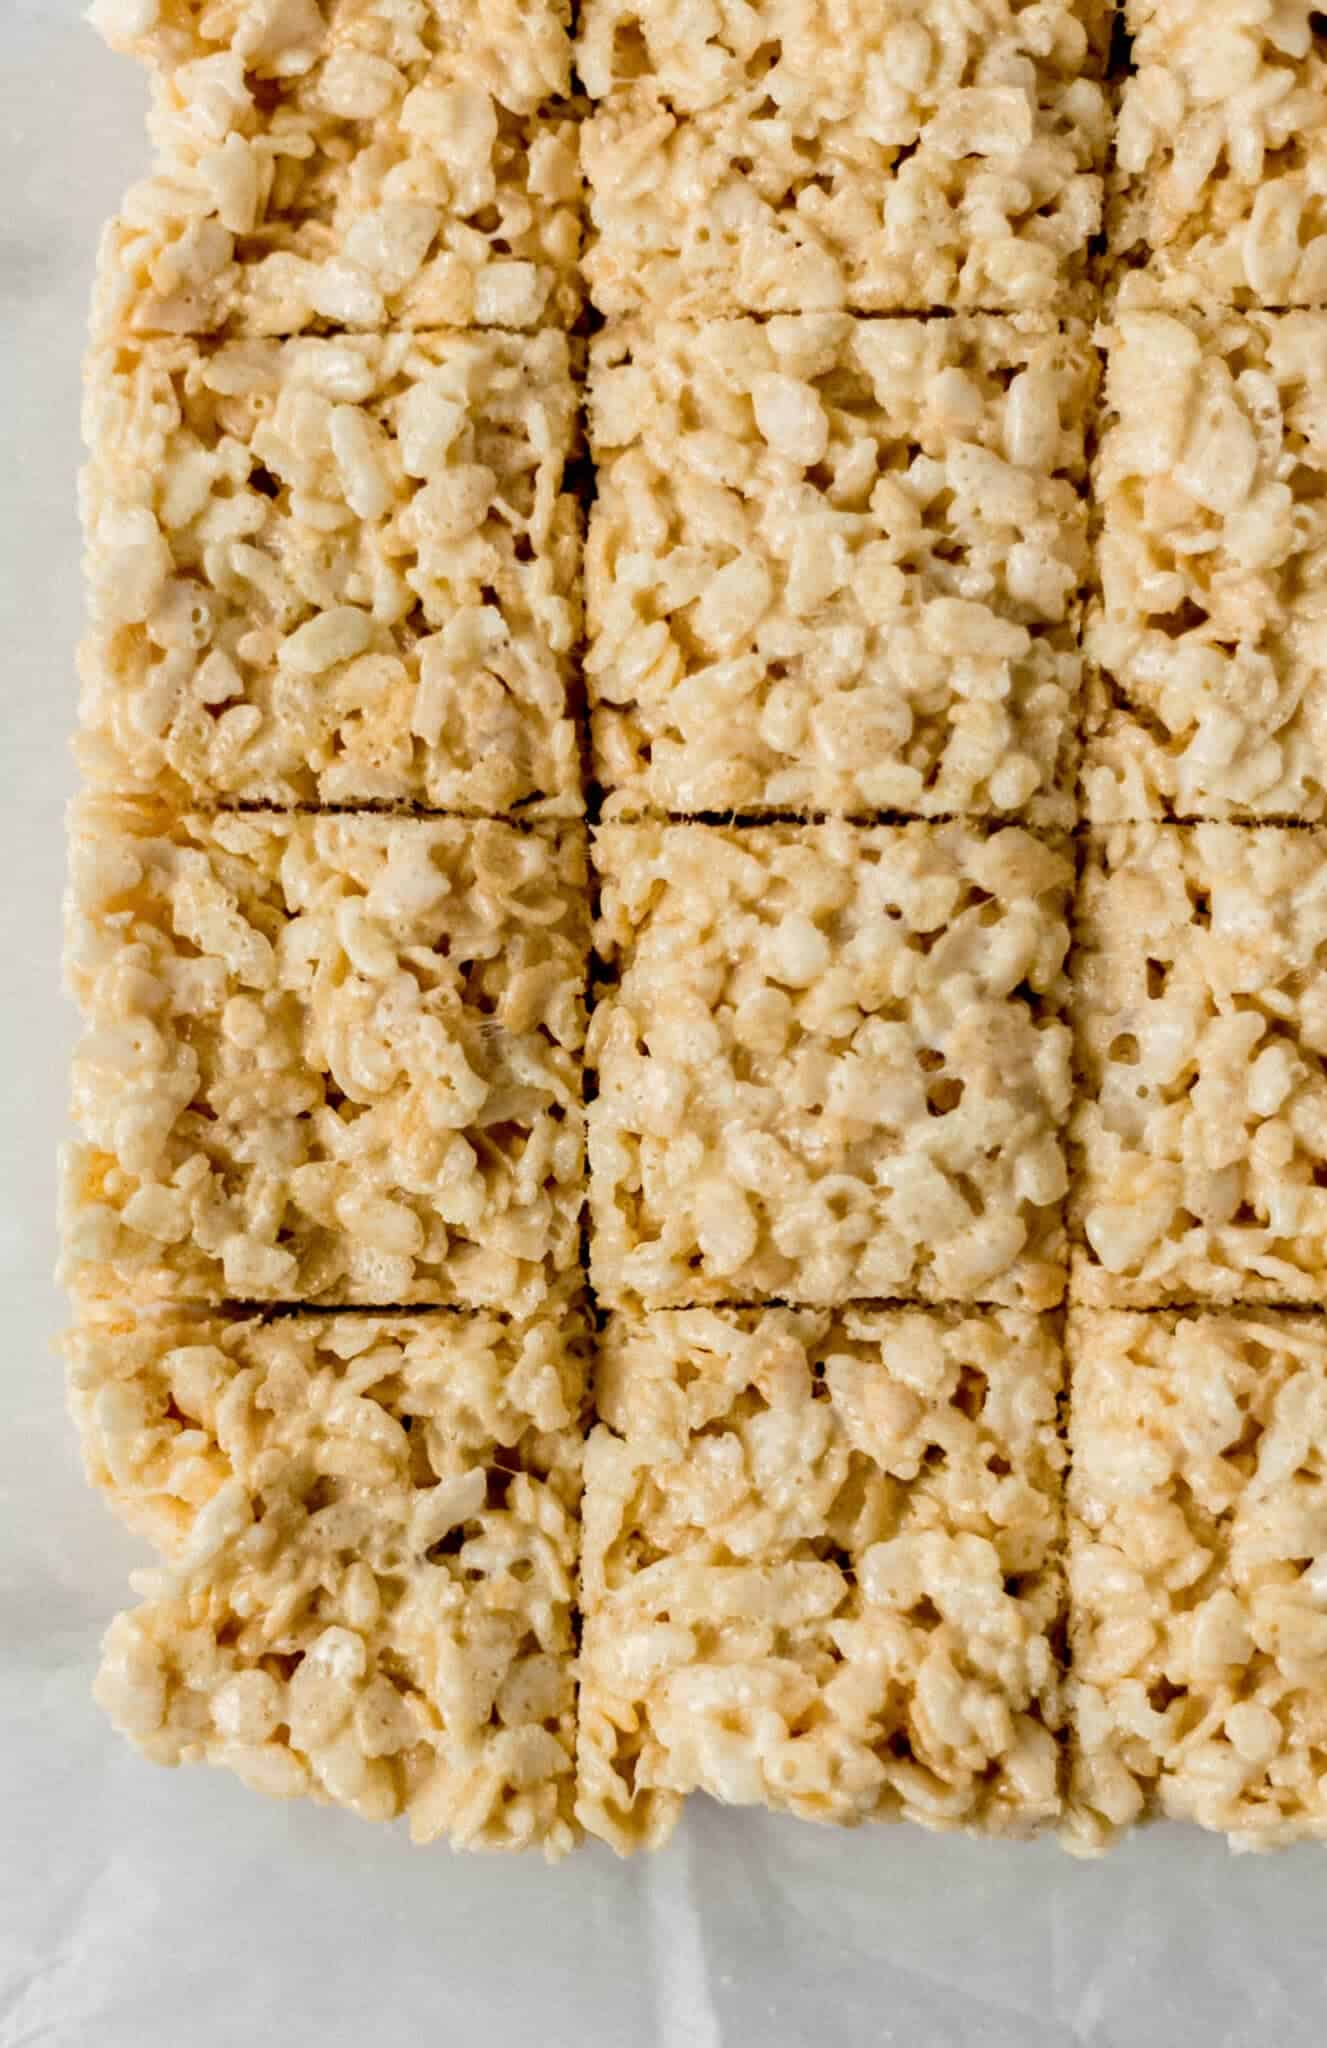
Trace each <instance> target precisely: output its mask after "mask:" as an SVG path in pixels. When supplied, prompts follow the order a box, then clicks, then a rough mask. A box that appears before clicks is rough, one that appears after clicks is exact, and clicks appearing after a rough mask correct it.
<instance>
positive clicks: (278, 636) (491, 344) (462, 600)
mask: <svg viewBox="0 0 1327 2048" xmlns="http://www.w3.org/2000/svg"><path fill="white" fill-rule="evenodd" d="M84 431H85V435H86V438H87V442H88V446H89V448H90V449H91V451H92V454H91V460H90V462H89V465H88V468H87V470H86V472H85V475H84V483H83V509H84V524H85V530H86V536H87V570H88V581H89V585H90V591H91V626H90V630H89V633H88V636H87V639H86V641H85V644H84V647H83V650H82V657H81V668H82V675H83V703H82V722H83V733H82V737H81V741H80V751H81V758H82V765H83V767H84V769H85V771H86V773H87V774H88V776H89V777H90V778H91V779H92V780H93V781H95V782H97V783H99V784H102V785H104V786H109V787H110V788H113V789H115V790H118V791H126V792H138V791H144V792H152V793H159V794H162V795H165V796H168V797H170V798H171V800H172V801H174V802H176V803H181V802H183V803H188V802H189V801H196V800H198V799H200V798H201V799H217V798H223V799H232V798H243V799H248V800H253V799H259V800H263V801H267V802H273V803H277V804H282V805H289V804H292V803H302V802H308V801H314V800H318V801H321V802H323V803H351V802H355V803H364V802H388V803H402V802H412V803H423V804H427V805H430V806H432V807H435V808H448V809H454V810H472V811H474V810H477V811H488V812H500V811H510V810H516V809H520V810H522V811H524V812H525V813H527V814H532V815H568V814H572V815H574V814H575V813H576V812H577V811H579V809H580V808H581V803H582V798H581V778H580V763H579V756H578V743H577V735H576V727H575V721H574V718H573V716H572V712H571V706H570V703H569V699H568V688H569V675H570V664H571V657H572V650H573V648H574V646H575V643H576V640H577V637H578V634H579V631H580V602H579V592H578V579H579V569H580V554H581V547H580V514H579V509H578V506H577V503H576V500H575V497H574V495H573V493H572V492H571V490H570V489H568V488H567V478H566V471H567V465H568V462H569V461H570V460H571V458H572V456H573V454H574V453H575V450H576V446H577V437H578V426H577V391H576V387H575V385H574V384H573V381H572V356H571V350H570V347H569V344H568V342H567V340H566V337H565V336H563V335H560V334H554V333H546V334H541V335H537V336H520V335H508V334H497V333H488V334H455V333H454V334H449V335H427V336H425V335H412V334H408V333H400V334H393V335H390V336H387V337H378V336H374V337H365V336H346V337H342V338H341V339H339V340H335V341H333V340H326V339H319V338H315V337H304V338H301V339H296V340H291V341H285V342H281V341H270V340H269V341H249V342H229V343H223V344H209V343H202V342H197V341H193V340H189V339H181V340H175V341H152V342H126V343H125V344H124V345H123V346H122V347H120V348H117V349H114V350H102V351H98V352H97V353H96V355H95V356H94V357H93V360H92V362H91V364H90V366H89V378H88V385H87V390H86V396H85V403H84Z"/></svg>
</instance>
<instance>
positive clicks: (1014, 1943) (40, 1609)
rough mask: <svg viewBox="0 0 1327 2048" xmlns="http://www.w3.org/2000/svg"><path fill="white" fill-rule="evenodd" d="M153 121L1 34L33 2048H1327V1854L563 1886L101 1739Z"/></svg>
mask: <svg viewBox="0 0 1327 2048" xmlns="http://www.w3.org/2000/svg"><path fill="white" fill-rule="evenodd" d="M473 4H483V0H473ZM142 111H143V101H142V86H141V82H140V80H139V79H138V77H137V76H136V74H135V71H134V67H133V66H131V65H128V64H125V63H123V62H120V63H117V62H116V61H115V60H114V59H112V58H111V57H110V56H108V55H107V54H106V53H105V52H104V51H103V50H102V49H101V47H100V45H99V43H98V42H97V40H96V38H95V37H94V36H93V34H92V33H91V31H90V30H88V29H87V28H85V27H84V26H83V25H82V24H81V22H80V20H79V6H78V0H0V296H2V298H3V309H2V312H0V397H2V399H3V405H4V424H5V430H6V431H5V436H4V447H5V450H6V457H7V459H6V460H5V462H4V464H3V468H2V469H0V619H2V620H3V626H4V632H3V637H2V638H0V679H2V680H0V687H2V688H3V692H4V707H3V708H4V716H3V719H2V720H0V756H2V758H3V784H2V785H0V786H2V787H3V791H4V795H3V801H2V802H0V833H2V834H3V865H2V866H0V877H2V878H3V879H2V881H0V961H3V976H4V984H3V995H4V999H3V1002H0V1036H2V1037H3V1059H2V1060H0V1118H2V1119H3V1121H2V1123H0V1166H2V1168H3V1171H2V1174H0V1182H2V1184H0V1260H2V1261H3V1273H2V1275H0V1280H2V1282H3V1291H2V1292H0V1302H3V1305H4V1347H3V1366H2V1368H0V1369H2V1370H3V1375H4V1379H3V1386H4V1394H5V1399H4V1405H3V1411H2V1420H0V2048H57V2044H58V2048H239V2044H248V2043H254V2044H256V2048H267V2044H269V2043H273V2042H277V2041H281V2042H284V2043H289V2044H290V2048H320V2044H324V2043H326V2044H331V2048H341V2044H343V2043H344V2044H347V2048H349V2044H359V2043H361V2042H363V2043H366V2044H368V2048H406V2044H411V2048H413V2044H415V2043H422V2044H427V2048H433V2044H436V2048H452V2044H453V2043H459V2042H460V2041H462V2040H463V2039H469V2038H474V2039H476V2040H477V2041H481V2042H482V2043H483V2044H484V2048H526V2044H530V2048H535V2044H539V2048H804V2044H810V2048H876V2044H884V2043H899V2044H903V2048H1068V2044H1071V2043H1081V2044H1084V2048H1087V2044H1091V2048H1310V2044H1313V2048H1321V2044H1323V2043H1324V2042H1327V1851H1318V1852H1315V1851H1312V1850H1307V1849H1306V1850H1302V1851H1296V1852H1293V1853H1291V1854H1288V1855H1283V1856H1279V1857H1271V1858H1261V1859H1259V1858H1247V1857H1246V1858H1239V1859H1234V1858H1232V1857H1230V1856H1229V1855H1228V1853H1227V1851H1226V1849H1225V1848H1224V1846H1223V1845H1222V1844H1221V1843H1219V1842H1212V1841H1207V1840H1204V1839H1203V1838H1202V1837H1200V1836H1198V1835H1197V1834H1194V1833H1190V1832H1185V1831H1181V1830H1178V1829H1159V1830H1156V1831H1153V1832H1151V1833H1149V1834H1148V1835H1146V1836H1144V1837H1142V1838H1138V1839H1135V1840H1134V1841H1133V1842H1131V1843H1130V1844H1129V1845H1128V1847H1127V1848H1125V1849H1124V1850H1122V1851H1120V1852H1118V1853H1117V1854H1116V1855H1115V1856H1114V1857H1112V1858H1110V1859H1108V1860H1106V1861H1104V1862H1102V1863H1099V1864H1095V1865H1081V1864H1076V1863H1073V1862H1071V1861H1070V1860H1069V1859H1068V1858H1066V1857H1064V1856H1062V1855H1061V1854H1060V1853H1059V1852H1058V1851H1057V1850H1056V1849H1055V1848H1053V1847H1052V1846H1050V1845H1049V1844H1042V1845H1038V1846H1037V1847H1035V1848H1028V1849H1020V1848H1014V1847H1008V1848H998V1847H991V1846H987V1845H983V1844H976V1843H967V1842H961V1841H954V1840H951V1839H947V1838H943V1837H940V1838H936V1837H931V1836H928V1835H925V1834H921V1833H916V1832H911V1831H906V1832H905V1831H903V1830H887V1829H877V1830H871V1831H865V1832H861V1833H858V1834H856V1835H842V1836H841V1835H834V1834H830V1833H827V1832H822V1831H821V1830H818V1829H813V1828H807V1827H799V1826H797V1825H796V1824H794V1823H792V1822H790V1821H774V1820H770V1819H768V1818H767V1817H765V1816H762V1815H751V1814H739V1813H733V1812H723V1811H721V1810H720V1809H718V1808H717V1807H714V1806H712V1805H710V1804H709V1803H708V1802H705V1801H698V1802H696V1804H695V1807H694V1810H693V1812H692V1813H691V1815H690V1817H689V1820H688V1822H687V1824H686V1825H685V1826H684V1827H683V1829H682V1830H681V1831H680V1833H679V1835H678V1837H677V1839H676V1840H675V1841H674V1843H673V1845H672V1846H671V1848H669V1849H668V1850H667V1851H666V1852H665V1853H664V1854H663V1855H661V1856H659V1857H657V1858H655V1859H654V1860H653V1861H652V1862H644V1861H638V1862H637V1863H635V1864H632V1865H627V1864H618V1863H617V1862H616V1861H615V1860H614V1859H613V1858H612V1857H611V1856H610V1855H609V1854H608V1853H607V1852H606V1851H601V1850H593V1851H587V1852H585V1853H583V1854H581V1855H579V1856H576V1857H573V1858H572V1859H570V1860H569V1861H568V1862H566V1863H564V1864H563V1865H561V1867H560V1868H558V1869H556V1870H553V1871H549V1870H548V1869H546V1868H545V1867H544V1865H543V1864H542V1863H540V1862H538V1861H534V1862H516V1861H510V1860H506V1861H504V1860H493V1859H483V1858H475V1857H468V1858H467V1857H458V1856H453V1855H452V1854H451V1853H450V1852H448V1851H447V1850H445V1849H439V1850H432V1851H412V1850H411V1849H410V1847H409V1845H408V1843H407V1842H406V1841H405V1840H404V1839H403V1838H402V1837H401V1836H400V1835H398V1834H395V1833H389V1832H384V1831H383V1830H381V1829H372V1828H368V1827H365V1826H363V1825H362V1824H361V1823H359V1822H357V1821H354V1820H352V1819H350V1818H349V1817H347V1816H344V1815H338V1814H331V1813H326V1812H321V1811H318V1810H315V1809H312V1808H307V1809H306V1808H303V1807H278V1806H270V1805H267V1804H265V1803H264V1802H262V1801H260V1800H258V1799H257V1798H255V1797H254V1796H253V1795H252V1794H250V1793H248V1792H246V1791H245V1790H244V1788H243V1787H242V1786H241V1785H239V1784H238V1783H237V1782H235V1781H232V1780H231V1779H229V1778H228V1777H226V1776H225V1775H223V1774H221V1773H218V1772H208V1771H202V1770H198V1771H180V1772H164V1771H159V1770H155V1769H153V1768H152V1767H151V1766H150V1765H148V1764H145V1763H142V1762H140V1761H139V1760H138V1759H137V1758H136V1757H135V1756H134V1755H133V1754H132V1753H131V1752H130V1751H129V1750H128V1749H127V1748H126V1747H125V1746H124V1745H123V1744H121V1742H120V1741H119V1740H118V1738H116V1737H115V1736H114V1735H112V1733H111V1731H110V1729H109V1728H108V1727H106V1726H105V1725H104V1724H103V1722H102V1720H101V1717H100V1715H99V1714H98V1713H97V1711H96V1709H95V1708H94V1707H93V1705H92V1703H91V1701H90V1699H89V1697H88V1684H89V1680H90V1677H91V1673H92V1669H93V1665H94V1660H95V1655H96V1645H97V1639H98V1636H99V1634H100V1632H101V1629H102V1628H103V1626H104V1625H105V1623H106V1621H107V1620H108V1619H109V1617H110V1615H111V1614H112V1613H113V1611H114V1609H115V1608H116V1606H117V1605H119V1604H121V1602H122V1601H123V1599H124V1597H125V1593H126V1587H125V1578H126V1574H127V1572H128V1571H129V1570H130V1569H131V1568H132V1566H133V1565H134V1564H135V1563H139V1562H143V1561H145V1560H144V1558H143V1556H142V1554H141V1553H139V1552H138V1551H137V1550H136V1549H135V1547H134V1545H133V1544H132V1543H131V1542H130V1540H129V1539H128V1538H127V1537H125V1536H124V1535H123V1534H122V1533H121V1532H120V1531H119V1529H118V1528H117V1527H116V1526H115V1525H114V1524H113V1523H112V1522H111V1520H110V1518H109V1517H108V1516H107V1514H106V1512H105V1511H104V1509H102V1507H101V1506H100V1505H99V1504H98V1503H97V1502H96V1501H95V1500H94V1499H93V1498H92V1497H91V1496H90V1495H89V1494H88V1493H87V1491H86V1490H85V1488H84V1486H83V1483H82V1479H81V1475H80V1473H79V1470H78V1465H77V1458H76V1454H75V1450H74V1444H73V1440H72V1435H71V1432H70V1430H69V1429H68V1427H67V1426H66V1424H65V1420H64V1414H63V1407H62V1394H61V1384H60V1367H59V1364H58V1362H57V1361H56V1359H55V1358H54V1357H53V1356H52V1355H51V1352H50V1349H49V1342H50V1338H51V1335H52V1333H53V1332H54V1331H55V1330H57V1329H58V1328H59V1326H60V1322H61V1320H62V1317H63V1313H64V1311H63V1307H62V1305H61V1302H60V1300H59V1297H58V1295H57V1293H56V1291H55V1289H54V1287H53V1286H52V1285H51V1284H50V1281H49V1279H48V1274H49V1269H50V1267H51V1264H52V1262H53V1259H54V1224H53V1208H54V1199H55V1192H54V1187H55V1174H54V1160H53V1151H54V1142H55V1135H56V1133H57V1131H59V1130H60V1129H61V1126H62V1118H63V1113H64V1101H65V1067H66V1061H67V1057H68V1048H69V1041H70V1037H71V1034H72V1019H71V1017H70V1015H69V1014H68V1012H67V1010H66V1009H65V1008H64V1006H63V1005H62V1003H61V1001H60V999H59V997H58V994H57V965H58V955H59V925H58V912H59V894H60V887H61V871H62V863H63V845H62V823H61V821H62V812H63V807H64V804H65V801H66V799H67V797H68V794H69V792H70V790H71V788H72V781H73V778H72V772H71V769H70V766H69V760H68V749H67V735H68V731H69V728H70V725H71V723H72V719H73V715H74V695H75V683H74V668H73V653H72V644H73V641H74V638H75V634H76V630H77V622H78V613H79V605H80V593H79V572H78V532H77V524H76V517H75V505H74V474H75V470H76V466H77V462H78V395H79V385H78V362H79V354H80V350H81V347H82V335H83V325H84V308H85V300H86V296H87V287H88V274H89V266H90V263H91V257H92V251H93V247H94V241H95V235H96V230H97V227H98V224H99V222H100V220H101V218H102V217H103V215H104V214H105V213H106V212H108V211H109V209H110V208H111V206H112V204H113V203H114V201H115V198H116V196H117V195H118V193H119V192H120V190H121V189H122V188H123V186H124V185H125V184H126V183H127V182H128V180H129V179H130V177H131V176H132V175H133V174H134V173H135V172H136V171H137V170H138V169H139V168H140V167H141V166H142V164H143V161H144V156H145V150H144V142H143V134H142ZM463 2029H464V2030H466V2031H465V2032H464V2033H463V2031H462V2030H463ZM470 2029H474V2030H475V2031H474V2034H473V2036H471V2035H470V2032H469V2030H470Z"/></svg>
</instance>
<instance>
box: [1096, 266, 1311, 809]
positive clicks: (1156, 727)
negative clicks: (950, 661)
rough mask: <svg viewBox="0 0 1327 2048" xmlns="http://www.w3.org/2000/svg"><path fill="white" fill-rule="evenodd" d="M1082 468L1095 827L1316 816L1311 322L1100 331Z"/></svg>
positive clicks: (1126, 316) (1185, 315)
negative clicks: (1096, 517)
mask: <svg viewBox="0 0 1327 2048" xmlns="http://www.w3.org/2000/svg"><path fill="white" fill-rule="evenodd" d="M1106 339H1107V344H1108V351H1109V353H1108V370H1107V377H1106V396H1107V415H1106V424H1105V430H1104V434H1103V438H1102V442H1101V449H1100V454H1099V457H1098V462H1097V469H1096V490H1097V496H1098V499H1099V502H1100V505H1101V535H1100V543H1099V545H1100V569H1101V588H1102V597H1101V602H1100V605H1099V606H1094V607H1093V611H1092V614H1091V616H1090V618H1089V623H1088V631H1087V647H1088V651H1089V653H1090V655H1091V656H1092V659H1093V661H1094V663H1095V664H1097V665H1098V666H1099V667H1100V669H1101V671H1102V672H1103V677H1104V689H1103V691H1102V693H1101V699H1100V702H1099V704H1098V707H1097V711H1096V715H1095V717H1094V718H1093V720H1092V721H1091V723H1092V725H1093V726H1094V727H1095V730H1094V731H1093V732H1092V733H1091V734H1090V737H1089V739H1088V743H1087V748H1086V758H1085V765H1084V795H1085V799H1086V804H1087V808H1088V812H1089V815H1090V816H1091V817H1092V818H1094V819H1095V820H1096V821H1097V822H1098V823H1103V824H1106V823H1115V822H1117V821H1119V822H1124V821H1128V820H1138V819H1141V818H1147V817H1156V816H1164V815H1177V816H1181V817H1197V818H1204V817H1206V818H1224V817H1235V818H1238V817H1247V818H1260V819H1261V818H1277V817H1281V818H1291V819H1296V820H1305V821H1311V820H1314V819H1320V818H1323V817H1324V816H1327V600H1325V599H1324V597H1323V595H1322V590H1323V564H1324V562H1327V494H1325V488H1324V487H1325V486H1327V313H1312V312H1299V313H1286V314H1276V313H1223V314H1209V315H1203V314H1198V313H1194V312H1191V311H1183V312H1179V311H1175V310H1162V309H1161V308H1159V307H1158V306H1157V304H1156V294H1155V291H1154V289H1153V288H1152V286H1151V284H1150V282H1149V281H1148V280H1145V279H1141V278H1134V279H1131V280H1130V281H1129V282H1128V284H1127V285H1126V287H1125V289H1124V290H1123V291H1122V292H1121V294H1120V296H1119V301H1118V305H1117V309H1116V312H1115V315H1114V318H1113V320H1112V321H1111V323H1110V325H1109V327H1108V329H1107V335H1106Z"/></svg>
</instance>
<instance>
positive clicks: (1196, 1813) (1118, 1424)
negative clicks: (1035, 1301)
mask: <svg viewBox="0 0 1327 2048" xmlns="http://www.w3.org/2000/svg"><path fill="white" fill-rule="evenodd" d="M1069 1352H1070V1371H1071V1377H1072V1401H1071V1436H1072V1463H1071V1469H1070V1477H1069V1505H1070V1550H1069V1586H1070V1621H1071V1639H1072V1663H1073V1671H1074V1680H1073V1684H1072V1686H1071V1691H1070V1698H1071V1702H1072V1709H1073V1736H1074V1742H1073V1749H1074V1760H1073V1771H1072V1781H1071V1793H1070V1801H1069V1809H1070V1810H1069V1818H1068V1829H1069V1836H1070V1846H1073V1845H1074V1843H1075V1841H1076V1842H1077V1844H1078V1845H1079V1846H1086V1847H1088V1848H1095V1847H1100V1846H1102V1845H1103V1844H1104V1843H1106V1842H1107V1841H1109V1839H1110V1837H1111V1836H1112V1834H1113V1833H1114V1832H1115V1830H1116V1829H1118V1828H1121V1827H1125V1826H1127V1825H1128V1824H1129V1823H1130V1822H1131V1821H1134V1820H1137V1819H1140V1818H1143V1817H1145V1816H1149V1815H1166V1816H1168V1817H1170V1818H1171V1819H1174V1820H1188V1821H1196V1822H1197V1823H1198V1825H1199V1826H1201V1827H1206V1828H1214V1829H1217V1830H1219V1831H1221V1832H1223V1833H1225V1834H1227V1835H1229V1837H1230V1841H1231V1845H1232V1847H1233V1848H1236V1849H1272V1848H1280V1847H1282V1846H1284V1845H1285V1844H1287V1843H1289V1842H1292V1841H1295V1840H1298V1839H1301V1838H1303V1837H1310V1838H1313V1839H1317V1840H1322V1839H1323V1838H1324V1837H1327V1465H1325V1463H1324V1455H1325V1450H1327V1324H1325V1323H1324V1320H1323V1318H1322V1317H1321V1316H1317V1315H1315V1316H1312V1317H1305V1316H1303V1315H1298V1314H1295V1313H1293V1312H1292V1313H1286V1312H1285V1311H1282V1312H1280V1313H1279V1314H1278V1313H1276V1312H1271V1313H1266V1312H1264V1313H1262V1314H1258V1313H1253V1312H1249V1311H1244V1312H1240V1313H1235V1312H1230V1313H1227V1314H1222V1315H1188V1316H1184V1315H1176V1314H1168V1315H1150V1316H1142V1315H1122V1314H1118V1313H1117V1314H1094V1313H1091V1312H1089V1311H1083V1312H1081V1313H1078V1314H1075V1315H1074V1316H1073V1317H1072V1318H1071V1320H1070V1329H1069Z"/></svg>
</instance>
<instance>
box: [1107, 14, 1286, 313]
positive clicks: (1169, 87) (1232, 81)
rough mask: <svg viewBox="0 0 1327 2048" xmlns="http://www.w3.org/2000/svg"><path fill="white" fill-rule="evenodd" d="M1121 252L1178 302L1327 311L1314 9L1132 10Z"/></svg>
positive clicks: (1114, 208) (1117, 217)
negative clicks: (1319, 307)
mask: <svg viewBox="0 0 1327 2048" xmlns="http://www.w3.org/2000/svg"><path fill="white" fill-rule="evenodd" d="M1126 13H1127V18H1128V23H1129V27H1130V28H1131V29H1132V31H1133V51H1132V60H1131V62H1132V70H1131V73H1130V75H1129V76H1128V77H1126V79H1125V83H1124V93H1123V100H1122V104H1121V107H1120V118H1119V124H1118V131H1117V135H1116V143H1115V156H1116V163H1117V166H1118V175H1117V177H1116V179H1115V181H1114V186H1115V189H1114V191H1113V193H1112V198H1111V205H1110V209H1109V215H1110V239H1111V244H1112V247H1113V249H1114V252H1115V254H1116V255H1117V256H1128V257H1130V258H1132V259H1134V260H1137V259H1140V258H1141V259H1145V260H1146V263H1147V268H1148V271H1149V274H1150V276H1151V277H1152V278H1153V280H1154V281H1155V282H1156V283H1157V285H1158V286H1159V287H1160V288H1161V289H1162V291H1163V292H1164V293H1165V295H1166V297H1167V298H1169V299H1171V300H1173V301H1175V302H1185V301H1188V302H1191V303H1196V304H1200V305H1202V304H1218V305H1221V304H1224V305H1237V306H1306V305H1307V306H1314V305H1322V304H1324V302H1327V37H1325V36H1324V31H1323V25H1322V13H1321V10H1320V9H1318V8H1315V7H1313V6H1311V5H1310V0H1127V8H1126Z"/></svg>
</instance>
